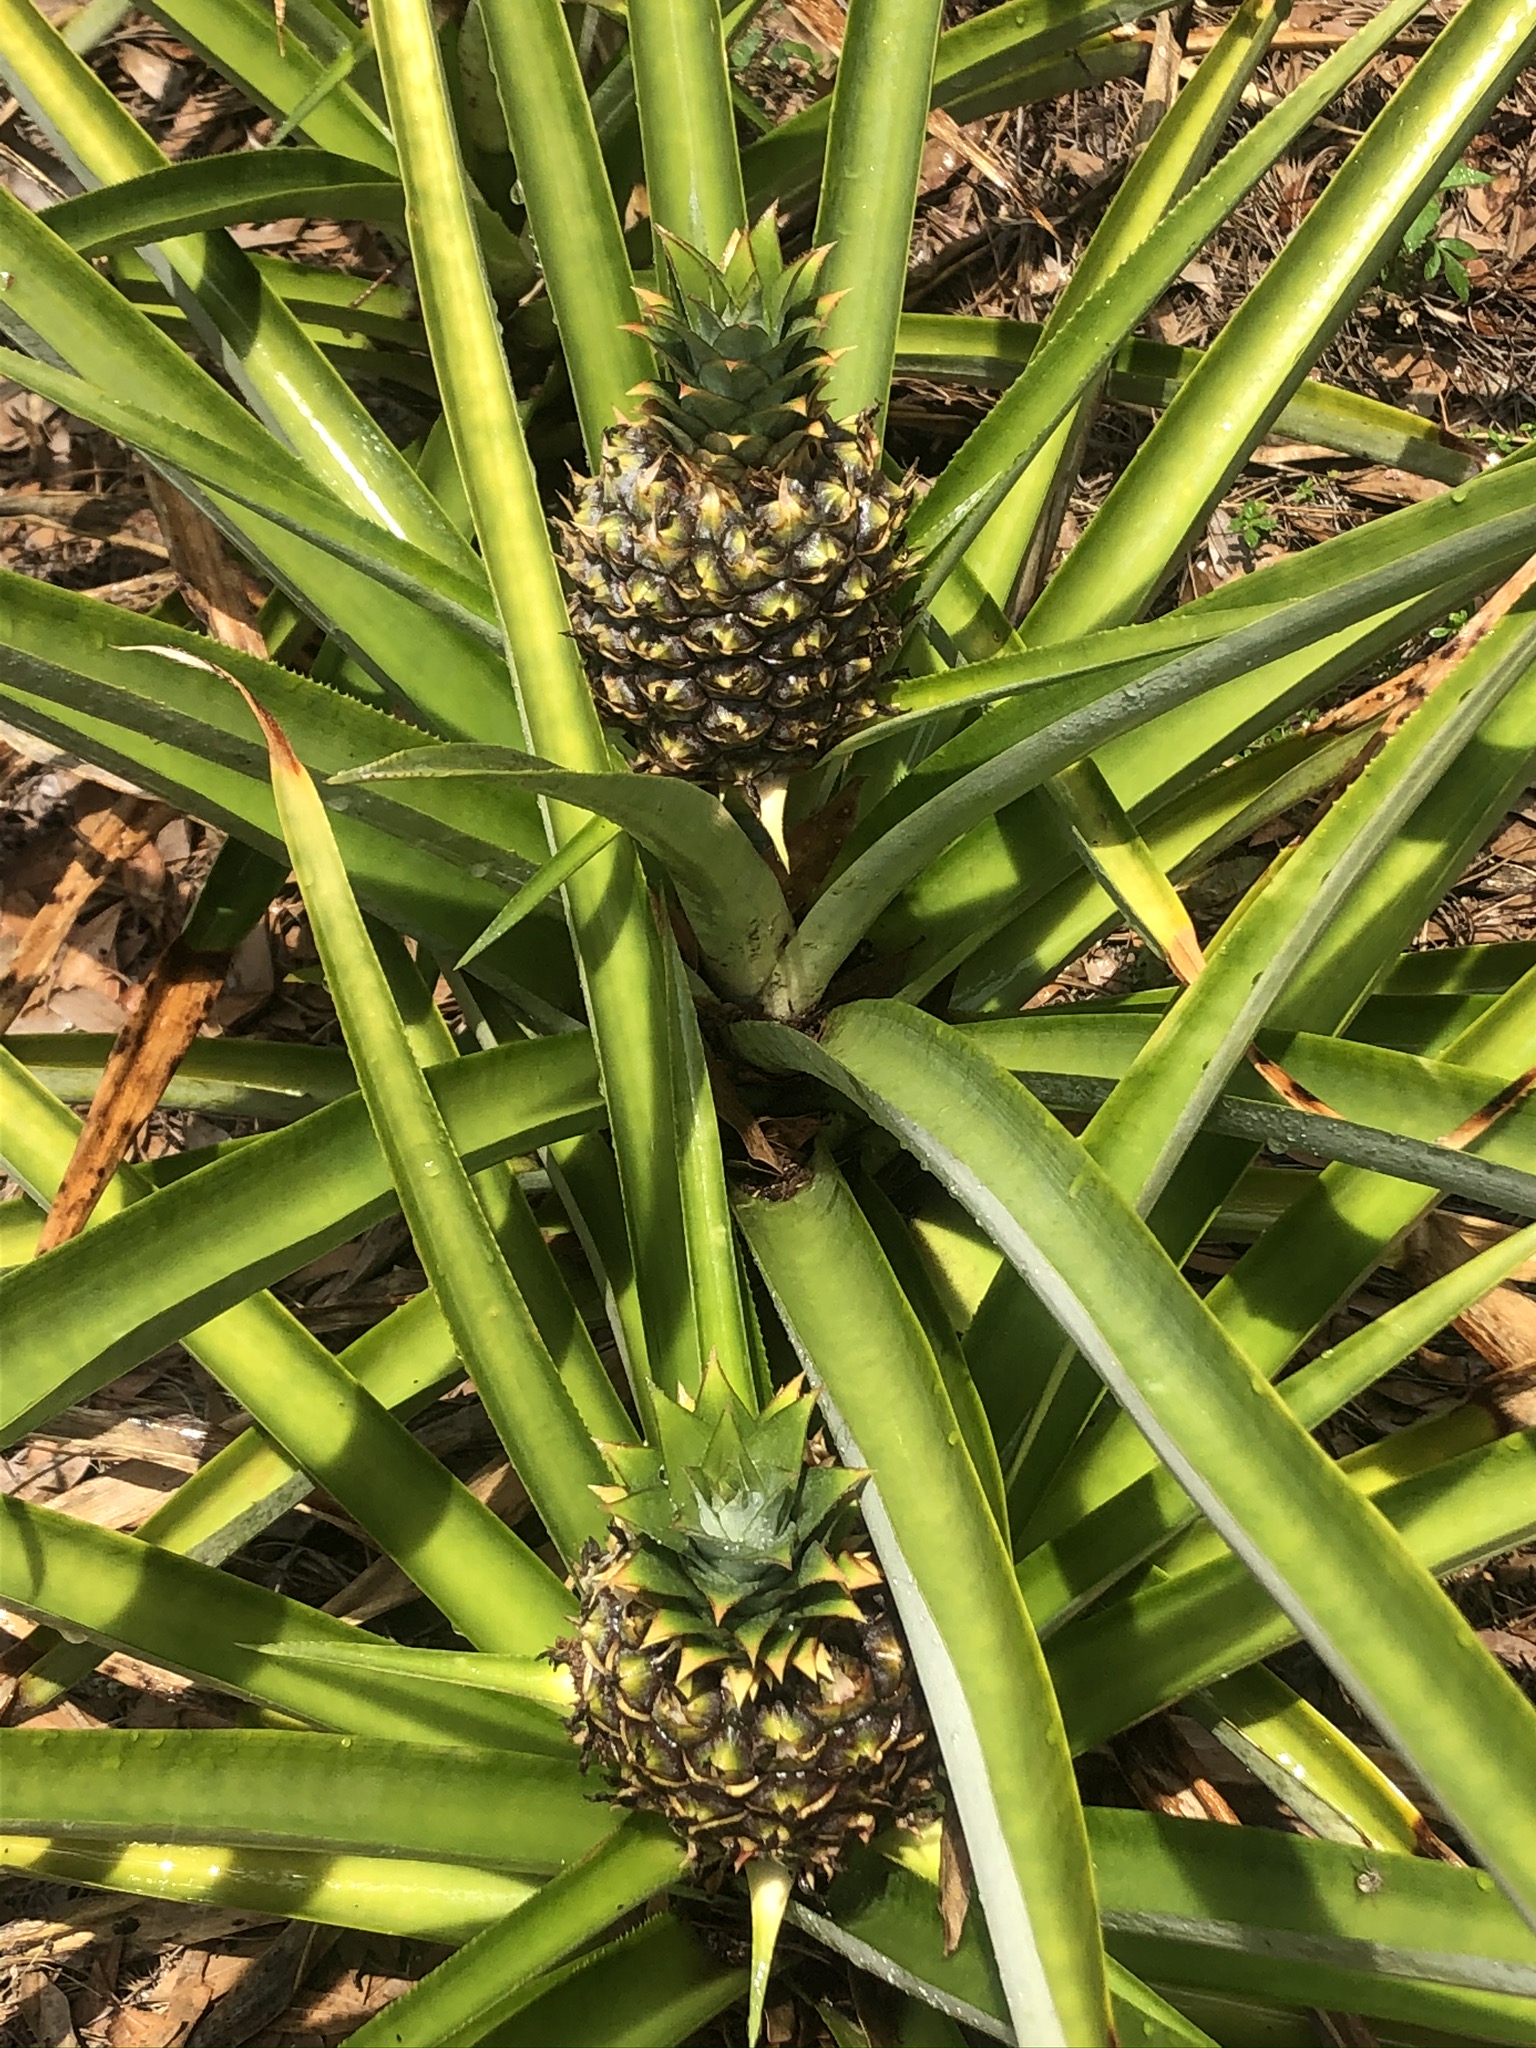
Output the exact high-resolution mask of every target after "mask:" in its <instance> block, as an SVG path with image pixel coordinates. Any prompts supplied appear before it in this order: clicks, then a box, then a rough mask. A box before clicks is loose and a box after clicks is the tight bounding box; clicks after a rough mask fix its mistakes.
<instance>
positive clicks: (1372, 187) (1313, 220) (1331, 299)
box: [1028, 0, 1536, 640]
mask: <svg viewBox="0 0 1536 2048" xmlns="http://www.w3.org/2000/svg"><path fill="white" fill-rule="evenodd" d="M1533 45H1536V0H1467V4H1466V5H1465V6H1463V7H1462V8H1461V9H1460V11H1459V12H1458V13H1457V15H1456V17H1455V20H1454V21H1453V23H1452V24H1451V25H1450V27H1449V28H1447V30H1446V31H1445V33H1444V34H1442V35H1439V36H1437V37H1436V38H1435V41H1434V43H1433V44H1432V46H1431V48H1430V49H1429V51H1428V52H1427V53H1426V54H1425V56H1424V57H1423V58H1422V59H1421V61H1420V62H1419V63H1418V64H1416V65H1415V66H1414V69H1413V71H1412V73H1411V74H1410V76H1409V77H1408V79H1407V81H1406V82H1405V83H1404V84H1403V86H1402V87H1401V88H1400V90H1399V91H1398V92H1397V94H1396V95H1395V96H1394V97H1393V99H1392V100H1391V101H1390V102H1389V103H1388V105H1387V106H1386V107H1385V108H1384V109H1383V110H1382V112H1381V113H1380V115H1378V117H1377V118H1376V120H1375V121H1374V122H1373V123H1372V124H1371V127H1370V129H1369V130H1368V131H1367V133H1366V135H1365V136H1364V137H1363V138H1362V140H1361V141H1360V142H1359V143H1358V144H1357V145H1356V147H1355V148H1354V149H1353V150H1352V151H1351V153H1350V155H1349V157H1348V158H1347V160H1346V161H1345V163H1344V164H1343V165H1342V166H1341V167H1340V169H1339V170H1338V172H1337V173H1336V174H1335V176H1334V177H1333V179H1332V180H1331V182H1330V183H1329V185H1328V188H1327V190H1326V191H1325V192H1324V193H1323V195H1322V197H1321V198H1320V199H1319V200H1318V201H1317V203H1316V204H1315V205H1314V206H1313V207H1312V208H1311V210H1310V211H1309V212H1308V214H1307V217H1306V220H1305V221H1304V222H1303V224H1302V226H1301V227H1300V228H1298V230H1297V232H1296V233H1295V234H1294V235H1293V236H1292V237H1291V239H1290V241H1289V242H1288V243H1287V244H1286V246H1285V248H1284V249H1283V250H1282V251H1281V253H1280V255H1279V256H1278V257H1277V258H1276V259H1275V261H1274V263H1273V264H1272V265H1271V266H1270V268H1269V270H1268V271H1267V272H1266V273H1265V275H1264V277H1263V278H1262V279H1261V280H1260V282H1259V283H1258V284H1257V285H1256V286H1255V287H1254V289H1253V291H1252V292H1251V293H1250V294H1249V295H1248V298H1247V299H1246V300H1245V301H1244V303H1243V305H1242V307H1241V308H1240V309H1239V310H1238V312H1237V313H1236V314H1235V315H1234V316H1233V318H1232V319H1231V320H1230V321H1229V322H1228V323H1227V325H1226V326H1225V327H1224V328H1223V330H1222V332H1221V334H1220V335H1219V336H1218V338H1217V340H1216V342H1215V343H1214V344H1213V346H1212V348H1211V350H1210V353H1209V354H1208V355H1207V357H1206V360H1205V362H1204V363H1203V364H1202V365H1201V367H1200V369H1199V371H1198V372H1197V373H1196V375H1195V376H1194V377H1192V378H1191V380H1190V382H1189V383H1188V384H1187V385H1186V386H1185V388H1184V390H1183V391H1181V392H1180V394H1179V396H1178V397H1177V398H1176V399H1175V400H1174V402H1173V404H1172V405H1171V406H1170V407H1169V408H1168V410H1167V412H1166V413H1165V414H1164V415H1163V417H1162V418H1161V419H1160V420H1159V421H1158V423H1157V425H1156V426H1155V427H1154V428H1153V431H1152V433H1151V435H1150V436H1149V437H1148V439H1147V441H1146V442H1145V443H1144V445H1143V446H1142V447H1141V448H1140V449H1138V450H1137V453H1136V456H1135V459H1134V461H1133V462H1132V464H1131V466H1130V468H1129V469H1128V470H1127V471H1126V473H1125V475H1124V476H1123V477H1121V478H1120V479H1119V480H1118V481H1117V482H1116V485H1115V487H1114V489H1113V491H1112V492H1111V493H1110V496H1109V498H1108V499H1107V500H1106V501H1105V504H1104V505H1103V507H1102V508H1101V509H1100V511H1099V512H1098V513H1097V514H1096V515H1095V517H1094V519H1093V521H1092V522H1091V525H1090V527H1089V530H1088V532H1087V533H1085V534H1084V536H1083V540H1082V542H1081V544H1080V545H1079V546H1078V547H1076V548H1074V549H1073V551H1072V555H1071V557H1070V559H1069V561H1067V562H1065V563H1063V565H1062V567H1061V570H1060V571H1059V573H1058V574H1057V575H1056V576H1055V577H1054V578H1053V579H1052V583H1051V587H1050V589H1049V590H1048V591H1046V592H1045V594H1044V595H1043V596H1042V597H1041V599H1040V601H1039V603H1038V604H1037V605H1036V606H1035V608H1034V610H1033V611H1032V612H1031V614H1030V617H1029V621H1028V631H1029V634H1030V637H1031V638H1032V639H1035V638H1038V639H1042V640H1044V639H1054V638H1057V637H1061V638H1066V639H1070V638H1072V637H1074V636H1075V635H1076V634H1078V633H1080V632H1082V631H1084V630H1085V629H1091V628H1092V627H1094V626H1102V625H1107V624H1110V623H1112V622H1118V621H1119V620H1121V619H1125V618H1134V617H1135V616H1136V614H1137V613H1138V612H1139V611H1140V609H1141V607H1142V605H1143V604H1144V603H1145V602H1146V600H1147V599H1148V598H1150V596H1151V595H1152V593H1153V592H1154V591H1155V590H1156V589H1157V588H1158V586H1159V585H1160V584H1161V582H1162V581H1163V580H1164V578H1165V577H1166V576H1167V574H1168V570H1169V567H1170V565H1171V564H1172V563H1173V561H1174V560H1175V559H1176V558H1177V557H1179V555H1180V551H1181V549H1182V547H1183V544H1184V541H1185V538H1186V536H1187V535H1188V534H1189V533H1190V532H1192V531H1193V530H1194V528H1195V527H1196V526H1197V525H1198V524H1199V523H1200V522H1201V521H1202V520H1203V519H1204V517H1205V515H1206V512H1207V511H1208V509H1209V507H1210V506H1211V505H1212V504H1213V503H1214V502H1215V500H1216V499H1217V498H1219V497H1220V495H1221V493H1222V492H1223V491H1224V490H1225V489H1226V487H1227V485H1228V483H1229V482H1230V481H1231V479H1232V477H1233V476H1234V475H1235V474H1236V473H1237V471H1238V469H1239V468H1240V467H1241V466H1242V464H1243V462H1244V461H1246V459H1247V457H1248V454H1249V452H1250V450H1251V449H1252V448H1253V447H1254V445H1255V444H1256V443H1257V442H1258V441H1259V439H1260V438H1261V437H1262V435H1263V433H1264V431H1265V429H1266V427H1267V426H1268V424H1269V422H1270V421H1271V420H1272V419H1273V418H1274V417H1275V415H1276V414H1277V413H1278V412H1279V411H1280V409H1281V407H1282V406H1283V405H1284V404H1285V401H1286V399H1287V398H1288V397H1289V396H1290V395H1291V393H1292V392H1293V391H1294V390H1295V389H1296V388H1297V387H1298V386H1299V385H1300V384H1301V382H1302V380H1303V378H1304V377H1305V375H1306V372H1307V369H1308V367H1309V366H1310V365H1311V363H1312V362H1313V361H1315V359H1316V357H1317V355H1318V354H1319V352H1320V351H1321V350H1322V348H1323V347H1324V346H1325V345H1326V344H1327V342H1328V340H1329V338H1330V337H1331V335H1332V334H1333V332H1334V331H1335V329H1336V328H1337V327H1338V325H1339V323H1340V322H1341V321H1342V320H1343V318H1344V317H1345V315H1346V313H1347V312H1348V311H1349V308H1350V306H1351V305H1352V304H1353V303H1354V300H1355V298H1356V297H1357V296H1358V295H1359V293H1360V292H1361V291H1362V290H1364V289H1365V288H1366V287H1367V286H1368V285H1369V284H1371V283H1372V282H1373V281H1374V279H1375V278H1376V277H1377V276H1378V275H1379V273H1380V271H1381V268H1382V265H1383V263H1384V262H1385V261H1386V260H1387V258H1388V257H1390V256H1391V254H1392V252H1393V251H1394V250H1395V249H1396V248H1397V247H1398V246H1399V244H1400V243H1401V241H1402V237H1403V234H1404V232H1405V230H1406V229H1407V227H1408V226H1409V224H1410V223H1411V222H1412V220H1413V218H1414V216H1415V214H1416V213H1417V212H1418V211H1419V209H1420V207H1422V205H1423V204H1424V202H1425V200H1426V199H1427V198H1428V197H1429V196H1430V195H1431V194H1432V193H1434V192H1435V191H1437V190H1438V189H1439V183H1440V180H1441V178H1442V177H1443V176H1444V174H1445V172H1446V171H1447V170H1449V169H1450V168H1451V166H1452V165H1453V164H1454V163H1455V162H1456V160H1457V158H1458V156H1459V155H1460V153H1461V150H1462V147H1463V145H1464V144H1465V142H1466V140H1467V137H1468V136H1469V135H1471V134H1472V133H1473V132H1474V130H1475V129H1476V128H1477V126H1478V124H1479V123H1480V122H1481V121H1482V119H1483V117H1484V115H1485V113H1486V112H1487V110H1488V109H1489V108H1490V107H1491V106H1493V105H1494V104H1495V103H1496V101H1497V100H1498V97H1499V95H1500V93H1501V92H1502V91H1503V89H1504V86H1505V84H1506V83H1507V81H1508V80H1509V78H1510V77H1511V76H1512V75H1513V73H1514V72H1515V70H1516V69H1517V68H1518V67H1519V65H1520V64H1521V63H1522V62H1523V61H1524V60H1525V58H1527V57H1528V56H1529V54H1530V51H1531V49H1532V47H1533Z"/></svg>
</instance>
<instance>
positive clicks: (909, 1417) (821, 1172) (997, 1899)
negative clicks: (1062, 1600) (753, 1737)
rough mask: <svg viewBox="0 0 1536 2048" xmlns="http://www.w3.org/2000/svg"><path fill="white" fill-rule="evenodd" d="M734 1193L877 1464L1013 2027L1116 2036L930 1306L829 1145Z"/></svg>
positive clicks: (787, 1311)
mask: <svg viewBox="0 0 1536 2048" xmlns="http://www.w3.org/2000/svg"><path fill="white" fill-rule="evenodd" d="M749 1029H750V1028H749ZM765 1032H766V1033H767V1035H766V1037H765V1036H764V1033H765ZM751 1035H752V1036H753V1037H754V1039H756V1038H762V1040H763V1042H764V1043H773V1042H774V1040H775V1039H776V1037H777V1035H778V1034H775V1033H772V1031H771V1029H770V1028H768V1027H756V1029H755V1031H754V1032H752V1034H751ZM737 1213H738V1215H739V1217H740V1219H741V1222H742V1227H743V1229H744V1230H745V1232H746V1234H747V1239H748V1242H749V1243H750V1244H751V1246H752V1250H753V1255H754V1256H755V1257H756V1259H757V1261H758V1263H759V1265H760V1266H761V1268H762V1270H763V1274H764V1277H765V1278H766V1280H767V1282H768V1284H769V1286H770V1288H771V1289H772V1290H773V1294H774V1297H775V1300H776V1301H777V1303H778V1305H779V1309H780V1313H781V1314H782V1315H783V1317H784V1320H785V1323H786V1325H787V1327H788V1329H789V1330H790V1332H791V1335H792V1336H793V1338H794V1341H795V1344H796V1347H797V1349H798V1350H799V1352H800V1355H801V1357H802V1359H803V1360H804V1362H805V1363H806V1364H807V1365H808V1366H809V1367H810V1368H811V1369H812V1370H813V1372H814V1373H815V1375H816V1377H817V1379H818V1380H819V1381H820V1382H821V1383H822V1385H823V1386H824V1387H825V1388H826V1398H827V1400H828V1404H829V1419H830V1420H831V1422H832V1427H833V1429H834V1432H836V1433H837V1434H838V1436H839V1443H838V1448H839V1451H840V1452H841V1454H842V1457H843V1460H844V1462H845V1463H847V1464H857V1465H865V1466H867V1467H868V1468H869V1469H870V1470H871V1471H872V1472H873V1473H874V1475H875V1476H874V1481H873V1485H872V1487H871V1488H870V1489H867V1490H866V1492H865V1495H864V1500H863V1504H864V1512H865V1515H866V1517H867V1519H868V1521H869V1524H870V1529H871V1533H872V1535H873V1536H874V1538H875V1544H876V1548H877V1549H878V1550H879V1552H880V1555H881V1560H882V1563H883V1564H884V1567H885V1572H886V1577H887V1579H888V1580H889V1581H890V1583H891V1586H892V1590H893V1592H894V1593H895V1596H896V1601H897V1605H898V1607H899V1609H900V1611H901V1614H902V1618H903V1621H904V1622H905V1624H906V1629H907V1634H908V1637H909V1639H910V1640H911V1642H912V1645H913V1654H914V1657H915V1658H916V1661H917V1665H918V1670H919V1672H920V1674H921V1676H922V1680H923V1689H924V1693H925V1695H926V1697H927V1699H928V1702H929V1705H930V1708H931V1710H932V1712H933V1715H934V1719H935V1725H936V1728H937V1730H938V1733H939V1739H940V1743H941V1745H942V1747H943V1750H944V1755H945V1763H946V1766H947V1770H948V1775H949V1782H950V1784H951V1786H952V1787H953V1789H954V1793H955V1797H956V1800H957V1803H958V1806H959V1811H960V1816H961V1819H962V1822H963V1825H964V1828H965V1835H966V1841H967V1845H968V1847H969V1851H970V1856H971V1861H972V1865H973V1867H974V1869H975V1872H976V1880H977V1886H978V1889H979V1892H980V1896H981V1899H982V1901H983V1904H984V1905H985V1907H986V1912H987V1920H988V1926H989V1928H990V1930H991V1934H992V1940H993V1944H994V1948H995V1950H996V1952H997V1956H998V1961H999V1965H1000V1969H1001V1973H1002V1982H1003V1986H1004V1990H1005V1995H1006V1998H1007V2005H1008V2010H1009V2013H1010V2016H1011V2017H1012V2020H1013V2023H1014V2027H1015V2029H1016V2031H1017V2033H1018V2036H1019V2038H1020V2040H1031V2041H1041V2042H1063V2043H1064V2042H1068V2041H1079V2040H1084V2041H1087V2040H1102V2039H1107V2038H1108V2034H1107V2026H1108V2013H1107V2010H1106V2006H1107V1994H1106V1991H1105V1987H1104V1979H1103V1962H1102V1956H1101V1954H1100V1951H1099V1945H1098V1941H1097V1939H1096V1936H1095V1931H1094V1927H1093V1911H1094V1908H1093V1888H1092V1879H1091V1877H1090V1875H1089V1871H1088V1867H1087V1856H1086V1843H1085V1841H1084V1837H1083V1833H1082V1817H1081V1809H1080V1807H1079V1804H1078V1800H1077V1793H1076V1789H1075V1787H1074V1785H1073V1783H1072V1779H1071V1776H1070V1772H1069V1771H1068V1769H1067V1767H1066V1759H1065V1752H1064V1745H1063V1743H1062V1739H1061V1734H1060V1728H1059V1724H1058V1721H1057V1715H1056V1705H1055V1701H1054V1699H1053V1698H1052V1696H1051V1693H1050V1690H1049V1688H1048V1686H1047V1685H1046V1684H1045V1683H1044V1671H1043V1666H1042V1664H1041V1662H1040V1655H1039V1649H1038V1645H1037V1644H1036V1641H1035V1638H1034V1635H1033V1632H1032V1631H1031V1630H1030V1628H1029V1625H1028V1622H1027V1620H1026V1617H1025V1615H1024V1611H1023V1608H1022V1605H1021V1604H1019V1603H1018V1602H1017V1601H1016V1600H1015V1597H1014V1594H1015V1590H1016V1589H1015V1587H1014V1585H1013V1584H1012V1583H1011V1582H1012V1576H1013V1575H1012V1573H1011V1571H1010V1570H1009V1568H1008V1564H1007V1553H1006V1551H1005V1549H1004V1547H1003V1544H1002V1540H1001V1534H1000V1531H999V1529H998V1526H997V1522H996V1519H995V1517H994V1516H993V1514H992V1511H991V1509H990V1507H989V1506H988V1503H987V1497H986V1493H985V1491H984V1489H983V1487H982V1485H981V1482H980V1480H979V1479H978V1478H977V1476H976V1471H975V1468H974V1466H973V1465H972V1464H971V1462H970V1459H969V1457H968V1456H967V1454H966V1453H965V1451H964V1448H963V1438H962V1436H961V1432H960V1427H959V1424H958V1423H957V1422H956V1420H955V1417H954V1410H953V1408H952V1407H951V1406H950V1403H949V1399H948V1396H947V1395H946V1393H945V1391H944V1385H943V1381H942V1379H941V1377H940V1374H939V1368H938V1365H937V1362H936V1361H935V1359H934V1357H933V1353H932V1350H931V1349H930V1347H929V1345H928V1343H927V1340H926V1338H925V1337H924V1336H923V1333H922V1328H921V1325H920V1324H919V1323H918V1320H917V1318H916V1316H915V1315H914V1313H913V1311H912V1310H911V1308H910V1307H909V1306H908V1305H907V1303H906V1301H905V1299H904V1298H903V1296H902V1294H901V1292H900V1290H899V1288H898V1286H897V1284H896V1280H895V1277H894V1276H893V1274H892V1273H891V1270H890V1268H889V1266H888V1265H887V1264H886V1262H885V1259H884V1257H883V1255H882V1254H881V1252H880V1250H879V1246H878V1243H877V1241H876V1239H875V1237H874V1235H873V1233H872V1232H871V1231H870V1229H869V1226H868V1224H867V1223H866V1222H865V1220H864V1218H863V1217H862V1216H861V1215H860V1213H859V1210H858V1208H857V1205H856V1204H855V1203H854V1201H853V1198H852V1196H851V1195H850V1193H849V1192H848V1189H847V1187H846V1184H845V1183H844V1182H843V1180H842V1178H841V1176H840V1175H839V1174H838V1172H837V1169H836V1167H835V1166H834V1165H833V1163H832V1161H831V1159H830V1158H828V1157H826V1156H823V1157H822V1158H821V1159H820V1160H819V1161H818V1164H817V1169H816V1173H815V1177H814V1179H812V1180H811V1181H810V1182H809V1184H808V1185H806V1186H805V1187H803V1188H801V1189H799V1190H797V1191H796V1192H794V1193H793V1194H791V1195H790V1196H789V1197H788V1198H787V1199H777V1200H773V1199H769V1200H756V1201H752V1200H747V1201H744V1202H742V1203H741V1204H739V1205H738V1212H737ZM920 1441H921V1442H926V1443H928V1444H930V1445H932V1446H935V1447H936V1446H938V1445H939V1444H943V1445H944V1446H946V1453H945V1454H944V1455H943V1458H942V1462H940V1460H939V1459H938V1458H935V1457H932V1456H930V1457H929V1458H928V1459H926V1460H925V1461H923V1463H922V1464H921V1465H920V1466H919V1465H918V1464H916V1463H915V1462H914V1461H913V1460H912V1459H911V1457H910V1455H909V1452H908V1449H907V1447H908V1446H910V1445H911V1444H912V1443H914V1442H920ZM961 1546H963V1554H964V1555H965V1556H966V1558H967V1559H968V1560H969V1566H968V1569H967V1570H966V1571H965V1572H964V1573H959V1574H957V1573H955V1572H953V1571H951V1570H950V1569H949V1568H948V1564H947V1560H948V1559H950V1558H952V1557H953V1555H954V1554H955V1551H956V1549H959V1548H961Z"/></svg>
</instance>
